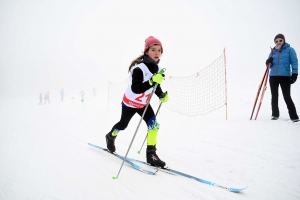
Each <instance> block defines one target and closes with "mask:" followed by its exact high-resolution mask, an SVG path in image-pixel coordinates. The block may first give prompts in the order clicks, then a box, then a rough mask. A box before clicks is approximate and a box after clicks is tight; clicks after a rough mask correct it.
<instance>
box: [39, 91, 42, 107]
mask: <svg viewBox="0 0 300 200" xmlns="http://www.w3.org/2000/svg"><path fill="white" fill-rule="evenodd" d="M39 105H43V96H42V93H40V103H39Z"/></svg>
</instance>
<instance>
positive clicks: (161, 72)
mask: <svg viewBox="0 0 300 200" xmlns="http://www.w3.org/2000/svg"><path fill="white" fill-rule="evenodd" d="M165 70H166V69H165V68H163V69H161V70H160V71H159V73H160V74H163V73H165ZM157 85H158V83H155V85H154V88H153V90H152V92H151V95H150V98H149V101H148V102H147V105H146V107H145V110H144V112H143V114H142V117H141V119H140V121H139V124H138V126H137V127H136V130H135V133H134V135H133V138H132V140H131V142H130V145H129V147H128V150H127V152H126V154H125V156H124V158H123V162H122V165H121V167H120V169H119V172H118V174H117V176H113V179H117V178H118V177H119V174H120V172H121V169H122V167H123V165H124V162H125V160H126V158H127V155H128V152H129V150H130V148H131V145H132V143H133V140H134V138H135V136H136V133H137V131H138V129H139V127H140V125H141V122H142V120H143V118H144V115H145V113H146V111H147V108H148V106H149V104H150V101H151V98H152V96H153V94H154V92H155V90H156V88H157Z"/></svg>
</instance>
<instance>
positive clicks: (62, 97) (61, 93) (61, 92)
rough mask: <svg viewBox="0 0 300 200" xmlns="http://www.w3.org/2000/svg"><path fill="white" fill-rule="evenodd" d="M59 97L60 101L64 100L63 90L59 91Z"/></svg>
mask: <svg viewBox="0 0 300 200" xmlns="http://www.w3.org/2000/svg"><path fill="white" fill-rule="evenodd" d="M60 96H61V101H63V100H64V96H65V91H64V89H61V90H60Z"/></svg>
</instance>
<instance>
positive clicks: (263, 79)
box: [250, 67, 268, 120]
mask: <svg viewBox="0 0 300 200" xmlns="http://www.w3.org/2000/svg"><path fill="white" fill-rule="evenodd" d="M267 71H268V68H267V67H266V70H265V73H264V76H263V78H262V80H261V82H260V84H259V87H258V90H257V93H256V97H255V101H254V105H253V108H252V113H251V117H250V120H252V116H253V113H254V110H255V107H256V103H257V100H258V97H259V94H260V91H261V88H262V86H263V83H264V81H265V78H266V77H267Z"/></svg>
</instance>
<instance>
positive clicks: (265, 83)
mask: <svg viewBox="0 0 300 200" xmlns="http://www.w3.org/2000/svg"><path fill="white" fill-rule="evenodd" d="M270 65H271V64H269V65H268V68H267V72H269V69H270ZM268 74H269V73H267V74H266V79H265V82H264V88H263V91H262V93H261V97H260V102H259V105H258V108H257V111H256V116H255V120H256V118H257V116H258V113H259V110H260V107H261V104H262V101H263V98H264V95H265V92H266V90H267V82H268Z"/></svg>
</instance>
